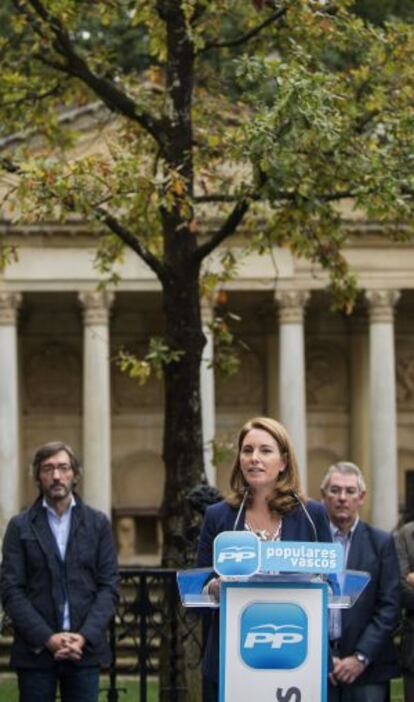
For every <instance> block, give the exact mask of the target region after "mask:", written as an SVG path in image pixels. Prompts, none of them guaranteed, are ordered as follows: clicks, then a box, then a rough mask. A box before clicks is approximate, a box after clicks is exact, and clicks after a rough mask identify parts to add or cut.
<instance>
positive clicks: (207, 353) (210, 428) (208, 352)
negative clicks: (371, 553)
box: [200, 300, 217, 485]
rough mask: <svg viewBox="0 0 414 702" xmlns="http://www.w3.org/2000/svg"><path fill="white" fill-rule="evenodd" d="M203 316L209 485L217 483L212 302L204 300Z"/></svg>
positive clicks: (203, 396) (202, 373) (204, 428)
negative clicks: (214, 445) (214, 443)
mask: <svg viewBox="0 0 414 702" xmlns="http://www.w3.org/2000/svg"><path fill="white" fill-rule="evenodd" d="M201 318H202V325H203V334H204V336H205V337H206V344H205V346H204V349H203V355H202V358H201V369H200V392H201V419H202V432H203V453H204V469H205V472H206V477H207V480H208V483H209V485H216V482H217V475H216V467H215V465H214V462H213V458H214V456H213V454H214V451H213V441H214V437H215V433H216V407H215V390H214V367H213V360H214V338H213V332H212V331H211V328H210V323H211V321H212V319H213V308H212V305H211V303H210V302H208V301H207V300H206V301H204V300H203V301H202V303H201Z"/></svg>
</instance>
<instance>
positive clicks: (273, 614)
mask: <svg viewBox="0 0 414 702" xmlns="http://www.w3.org/2000/svg"><path fill="white" fill-rule="evenodd" d="M327 660H328V587H327V585H326V583H322V582H317V583H315V582H304V583H297V582H254V581H250V582H249V581H246V582H240V581H238V582H237V581H234V582H233V581H227V582H222V587H221V602H220V694H219V700H220V702H235V701H236V700H237V702H275V700H276V701H278V700H289V701H290V702H326V700H327V680H328V669H327Z"/></svg>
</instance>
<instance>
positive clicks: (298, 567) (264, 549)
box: [260, 541, 344, 573]
mask: <svg viewBox="0 0 414 702" xmlns="http://www.w3.org/2000/svg"><path fill="white" fill-rule="evenodd" d="M260 549H261V559H260V560H261V572H263V573H280V572H290V573H338V572H340V571H342V570H343V568H344V547H343V546H342V545H341V544H338V543H335V544H331V543H325V542H318V541H261V542H260Z"/></svg>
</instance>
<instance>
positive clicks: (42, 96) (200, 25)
mask: <svg viewBox="0 0 414 702" xmlns="http://www.w3.org/2000/svg"><path fill="white" fill-rule="evenodd" d="M256 5H257V6H259V4H258V3H256ZM368 5H369V3H368ZM368 5H367V3H366V2H365V3H364V5H363V6H362V9H361V7H360V8H359V10H360V12H361V13H362V14H364V13H365V15H367V7H368ZM12 7H13V9H12V10H9V14H8V17H7V20H8V23H9V25H10V28H11V33H10V35H9V36H8V37H4V38H3V39H2V40H1V44H0V50H1V54H2V66H3V70H2V77H1V83H0V101H1V102H0V108H1V115H2V122H1V123H2V127H1V130H2V132H3V135H4V137H6V135H8V134H10V132H12V131H13V132H17V131H23V133H26V134H27V135H28V136H30V135H31V134H33V135H34V134H36V140H34V137H33V139H32V141H30V140H28V139H25V140H21V139H20V140H15V141H13V140H12V141H10V142H8V143H9V146H8V148H7V143H6V144H5V148H3V160H2V162H3V165H4V166H5V168H6V169H8V170H9V172H10V171H13V172H14V174H16V173H18V174H19V178H18V182H17V181H16V179H14V180H13V184H12V187H10V181H9V188H8V201H7V207H8V209H7V212H11V211H13V212H14V214H13V216H14V217H15V218H17V217H19V218H24V219H25V220H26V221H38V220H39V219H46V220H48V219H51V218H54V219H56V218H58V219H61V220H65V219H67V218H72V217H73V216H74V214H75V213H76V215H81V216H82V217H86V218H88V219H90V220H91V219H92V220H95V222H96V223H97V227H100V228H101V230H102V225H103V224H104V225H105V224H106V225H107V226H109V228H110V229H111V230H112V232H113V235H114V236H112V237H109V238H108V237H107V238H106V239H105V240H104V242H103V244H102V245H101V246H100V248H99V251H98V264H99V267H100V269H101V271H102V272H104V273H105V274H107V275H108V276H109V279H110V280H111V281H112V282H116V280H117V276H116V274H114V273H111V270H112V266H113V262H114V260H116V261H119V259H120V257H121V256H122V251H121V244H120V242H123V244H125V243H130V244H131V243H133V244H134V246H135V250H136V251H137V253H139V254H141V255H143V257H144V260H146V262H147V263H149V264H150V265H152V267H153V268H154V269H155V271H156V272H157V274H158V275H159V274H160V270H161V269H160V266H159V265H158V262H161V263H162V264H165V263H166V260H167V258H166V256H167V255H166V249H165V245H166V233H165V218H166V216H167V215H171V216H173V217H174V218H178V220H177V221H178V226H179V227H182V232H183V235H184V234H189V235H190V238H191V237H192V238H193V239H194V243H193V245H192V248H193V249H195V248H196V246H197V243H198V242H200V246H199V248H200V253H199V257H200V259H201V258H202V257H204V254H207V253H208V252H209V251H210V249H212V248H214V245H215V244H216V243H219V242H220V240H222V239H225V238H226V237H227V236H228V235H229V234H231V233H232V232H233V231H235V230H236V226H235V224H236V225H237V224H238V223H239V221H241V219H242V218H244V219H245V221H246V224H245V228H246V229H247V228H248V226H249V225H250V226H254V228H255V229H256V230H257V228H258V226H259V228H260V231H261V232H262V234H263V237H264V238H265V240H266V242H267V243H268V245H270V246H271V245H272V244H274V243H276V244H278V245H282V246H285V245H287V246H289V247H290V248H291V249H292V251H293V252H294V253H295V254H298V255H303V256H305V257H307V258H310V259H311V260H312V261H315V262H318V263H320V264H322V266H323V267H325V268H326V269H327V270H328V271H329V273H330V276H331V285H332V288H333V289H334V290H335V292H336V294H337V300H338V304H340V305H343V306H345V307H346V306H349V305H350V304H352V299H353V296H354V295H355V289H356V286H355V280H354V278H353V276H352V275H350V274H349V272H348V270H347V265H346V262H345V260H344V258H343V256H342V253H341V249H342V247H343V243H344V239H345V236H346V234H347V231H346V229H344V227H343V216H342V210H341V206H340V203H343V202H344V201H347V202H350V201H351V199H352V202H353V209H354V210H355V211H359V212H360V213H364V215H367V216H368V218H369V219H371V220H375V221H377V222H380V223H381V225H382V226H383V227H384V232H385V233H386V234H387V235H388V234H389V233H390V231H392V233H393V234H394V235H397V232H401V230H400V229H398V227H399V225H400V224H401V222H408V223H409V222H410V221H411V217H412V197H411V196H412V186H413V174H412V154H411V138H410V135H411V133H412V128H413V113H412V93H413V77H412V70H411V62H412V53H413V32H412V29H411V26H410V25H408V24H403V23H401V22H397V21H393V22H392V23H388V24H387V23H384V26H382V27H379V26H374V25H370V24H369V23H368V22H366V21H365V22H364V21H362V20H361V19H359V18H357V17H355V16H353V15H352V14H351V12H350V10H351V9H352V4H351V3H350V2H349V1H347V0H338V2H337V3H336V4H335V6H334V7H333V6H332V7H331V6H330V5H329V4H326V3H323V2H320V3H319V2H317V1H316V0H315V1H312V2H311V1H309V2H306V1H305V0H294V1H292V2H289V3H286V4H283V3H280V4H279V3H276V4H274V3H272V2H269V3H268V4H266V3H264V4H263V7H262V10H261V11H258V10H257V9H256V6H255V4H254V3H239V4H236V5H235V4H234V3H233V2H230V1H229V0H227V1H224V0H221V1H220V2H209V3H207V2H205V1H204V0H199V2H192V1H190V0H185V1H184V0H182V1H181V3H180V2H178V0H176V1H175V2H172V1H171V0H169V1H167V0H165V1H164V2H158V3H156V2H153V1H149V2H146V3H136V2H132V0H131V1H130V2H129V1H125V0H110V1H109V2H105V3H104V2H95V3H87V2H75V1H74V0H54V1H53V2H49V3H47V5H43V4H42V3H41V2H39V1H34V0H33V1H32V2H30V1H29V0H16V1H15V2H14V3H13V4H12ZM381 7H382V8H383V10H384V14H385V11H386V10H390V11H392V10H393V8H392V7H391V5H390V6H389V7H388V6H387V3H383V4H381ZM407 7H408V5H407ZM178 8H181V10H180V11H181V12H182V15H183V18H184V19H183V24H184V26H185V30H186V32H187V40H188V43H189V51H190V53H191V54H192V57H193V59H194V62H195V70H194V79H193V85H192V86H189V88H188V95H189V96H190V97H191V104H190V102H188V101H189V99H190V98H189V97H188V96H187V98H186V100H187V102H188V104H187V103H186V105H185V107H186V109H187V108H188V110H189V112H188V114H189V115H191V133H192V141H191V145H192V147H191V151H190V153H186V152H185V151H184V150H183V149H184V146H185V144H182V145H177V149H176V152H177V153H176V155H175V156H173V155H172V153H170V152H171V148H170V146H171V145H170V144H168V143H167V142H168V140H169V139H171V137H172V131H173V132H174V133H175V130H174V126H175V125H174V124H173V123H172V126H171V125H170V124H169V119H170V117H171V115H170V110H171V109H172V102H171V100H172V93H171V91H172V90H173V89H174V88H173V86H174V83H173V82H172V83H171V86H169V71H170V70H171V66H170V61H171V57H170V56H169V55H168V51H167V46H168V44H167V45H166V37H167V35H166V32H167V31H168V29H169V26H170V25H169V20H168V16H169V15H168V13H169V12H172V11H173V10H174V11H178ZM364 8H365V9H364ZM368 14H369V13H368ZM261 25H263V27H262V29H261V31H258V28H260V26H261ZM132 36H134V37H135V39H134V41H135V44H134V46H135V49H134V51H136V52H138V53H139V55H140V56H141V54H142V56H144V54H145V59H144V58H143V59H142V60H138V59H136V60H133V56H134V55H135V54H134V51H132V54H129V59H128V65H127V66H126V65H125V62H123V61H121V60H120V53H121V52H120V44H121V43H122V41H123V40H125V41H126V46H127V47H128V46H129V43H128V42H129V41H130V39H131V37H132ZM249 37H250V38H249ZM243 39H244V40H243ZM98 47H99V49H98ZM170 53H171V52H170ZM338 53H339V54H341V55H342V65H341V67H340V68H338V66H335V65H334V64H335V62H334V64H333V63H332V60H331V59H332V56H333V55H335V56H338ZM218 56H220V61H218V60H217V57H218ZM183 78H184V77H183V76H179V75H178V74H177V76H176V78H175V80H176V82H177V85H178V83H179V82H180V81H182V82H183ZM180 89H181V90H184V88H183V85H181V86H180ZM96 97H98V98H100V99H101V100H102V102H103V103H104V104H105V105H106V106H107V107H108V108H109V110H110V111H112V112H113V113H115V115H118V116H117V117H116V119H115V121H114V120H113V119H112V120H111V119H110V118H109V115H108V112H107V111H106V110H102V109H98V107H95V109H92V106H91V101H92V100H93V99H95V98H96ZM74 106H75V107H77V109H78V110H79V111H80V112H79V114H84V112H82V110H84V111H85V114H86V117H87V119H88V124H89V126H92V127H93V129H94V130H95V134H96V135H97V134H101V136H102V143H104V144H105V148H104V149H103V150H101V151H100V152H99V153H97V152H96V150H95V152H94V151H93V150H92V151H91V150H90V149H86V148H85V152H86V153H85V154H84V155H83V154H81V155H80V156H78V157H77V158H76V159H75V160H74V159H73V158H72V157H71V154H72V153H73V148H74V145H75V144H76V143H79V144H84V142H85V138H86V137H85V133H84V132H82V130H80V129H79V126H78V121H79V120H78V119H74V118H73V116H72V119H69V118H68V115H67V111H68V108H69V107H70V108H71V109H73V107H74ZM88 110H89V111H88ZM170 127H171V128H170ZM171 129H172V131H171ZM170 132H171V133H170ZM5 141H7V140H6V139H5ZM33 147H35V150H33ZM10 164H13V166H12V167H10ZM249 164H250V165H249ZM17 203H18V208H17V206H16V205H17ZM263 203H265V206H264V205H263ZM241 211H242V212H243V215H241ZM207 214H208V217H209V218H211V221H213V222H214V221H215V222H219V223H220V224H219V227H218V228H217V230H216V231H215V232H212V233H211V232H208V233H207V234H206V227H205V224H204V223H205V221H206V220H205V218H206V215H207ZM232 218H234V219H235V223H233V220H232ZM258 223H259V224H258ZM226 227H227V229H228V231H229V234H227V231H226ZM400 235H401V234H400V233H399V234H398V236H400ZM215 237H216V238H215ZM206 239H207V241H206ZM261 241H262V242H263V238H262V240H261ZM250 244H251V245H252V246H254V245H256V244H257V237H256V238H255V239H253V240H252V241H251V242H250ZM203 249H204V251H203ZM232 267H233V268H234V262H231V265H230V266H228V267H227V271H226V272H225V275H230V274H231V270H230V269H231V268H232ZM111 276H112V277H111ZM218 282H219V280H218V274H216V273H214V274H212V275H210V276H209V274H208V272H207V273H206V274H205V276H204V279H203V283H202V288H203V287H204V288H205V287H207V288H210V289H211V288H212V287H213V286H214V285H215V284H217V283H218Z"/></svg>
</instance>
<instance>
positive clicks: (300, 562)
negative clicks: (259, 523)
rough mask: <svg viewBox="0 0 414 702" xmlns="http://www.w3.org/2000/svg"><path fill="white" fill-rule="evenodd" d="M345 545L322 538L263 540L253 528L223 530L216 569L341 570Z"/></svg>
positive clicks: (226, 572)
mask: <svg viewBox="0 0 414 702" xmlns="http://www.w3.org/2000/svg"><path fill="white" fill-rule="evenodd" d="M343 568H344V548H343V546H342V545H341V544H339V543H329V542H322V541H321V542H319V541H260V540H259V539H258V537H257V536H256V534H252V532H250V531H223V532H221V534H218V536H216V538H215V540H214V570H215V571H216V573H218V574H219V575H221V576H222V577H223V578H231V577H249V576H251V575H254V574H255V573H268V574H274V573H318V574H319V573H323V574H331V573H340V572H341V571H342V570H343Z"/></svg>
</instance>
